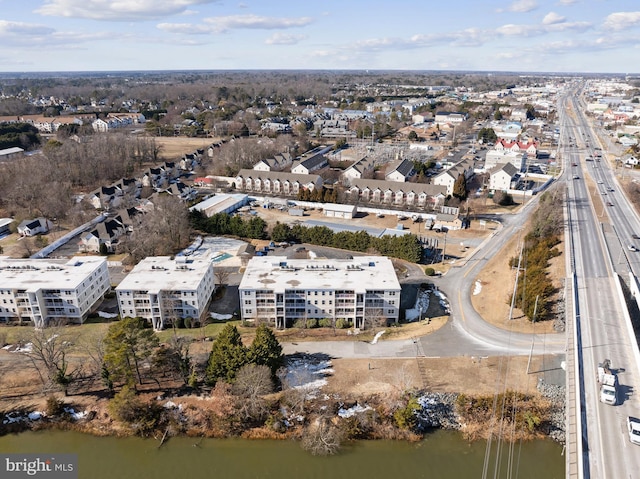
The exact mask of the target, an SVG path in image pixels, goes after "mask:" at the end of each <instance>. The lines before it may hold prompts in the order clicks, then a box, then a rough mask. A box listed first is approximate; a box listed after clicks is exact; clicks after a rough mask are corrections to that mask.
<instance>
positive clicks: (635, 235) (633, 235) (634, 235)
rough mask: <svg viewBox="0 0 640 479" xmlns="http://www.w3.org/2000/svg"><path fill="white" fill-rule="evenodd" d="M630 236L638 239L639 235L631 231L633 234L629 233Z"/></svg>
mask: <svg viewBox="0 0 640 479" xmlns="http://www.w3.org/2000/svg"><path fill="white" fill-rule="evenodd" d="M631 237H632V238H633V239H640V236H638V235H637V234H635V233H633V234H632V235H631Z"/></svg>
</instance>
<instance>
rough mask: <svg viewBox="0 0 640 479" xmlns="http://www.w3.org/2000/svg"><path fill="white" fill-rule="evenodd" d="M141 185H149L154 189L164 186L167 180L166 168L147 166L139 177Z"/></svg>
mask: <svg viewBox="0 0 640 479" xmlns="http://www.w3.org/2000/svg"><path fill="white" fill-rule="evenodd" d="M140 181H141V183H142V186H143V187H145V186H150V187H151V188H155V189H162V188H165V187H166V185H167V183H168V180H167V177H166V170H165V169H164V168H161V167H158V168H149V169H147V171H145V172H144V173H143V175H142V178H141V180H140Z"/></svg>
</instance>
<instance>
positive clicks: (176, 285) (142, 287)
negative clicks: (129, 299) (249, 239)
mask: <svg viewBox="0 0 640 479" xmlns="http://www.w3.org/2000/svg"><path fill="white" fill-rule="evenodd" d="M210 267H212V266H211V256H210V255H207V256H198V257H196V258H191V257H186V256H176V257H175V259H171V257H170V256H149V257H148V258H145V259H143V260H142V261H140V262H139V263H138V264H137V265H136V266H135V267H134V268H133V270H131V272H130V273H129V274H128V275H127V276H125V278H124V279H123V280H122V281H121V282H120V284H119V285H118V286H117V287H116V291H122V290H125V291H128V290H137V291H148V292H149V293H155V294H157V293H158V292H159V291H161V290H168V291H183V290H186V291H195V290H196V289H198V285H199V284H200V282H201V281H202V278H203V277H204V276H205V275H206V273H207V271H208V270H209V268H210Z"/></svg>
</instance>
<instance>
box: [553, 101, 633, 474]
mask: <svg viewBox="0 0 640 479" xmlns="http://www.w3.org/2000/svg"><path fill="white" fill-rule="evenodd" d="M563 102H564V103H565V105H567V104H570V110H571V111H572V112H574V114H572V115H563V116H562V120H561V121H562V127H561V130H562V132H563V135H564V139H563V144H565V145H571V144H574V145H575V146H574V147H571V146H569V147H567V148H565V149H564V151H563V156H564V157H565V165H566V167H567V169H568V170H569V172H568V174H567V175H566V179H567V186H568V188H567V190H568V207H569V209H570V210H571V218H572V219H571V224H570V228H571V232H572V233H571V234H572V239H573V244H574V247H573V253H574V254H575V262H574V265H575V274H576V280H575V285H576V286H577V295H576V298H577V301H576V307H575V310H576V321H577V324H578V328H579V329H578V331H579V334H578V348H579V354H578V357H579V365H578V367H579V369H580V374H579V382H578V385H579V386H578V389H579V390H580V391H581V392H582V397H581V398H580V397H579V396H578V398H579V401H580V403H581V406H582V407H578V408H577V410H578V411H581V419H582V427H583V429H582V442H581V445H582V453H583V458H582V461H581V464H580V465H581V466H582V474H583V477H593V478H630V477H639V472H638V471H640V449H638V447H637V446H634V445H632V444H630V443H629V440H628V436H627V434H626V429H625V426H626V424H625V422H626V417H627V416H628V415H632V416H635V417H638V416H640V408H639V405H638V400H637V397H636V396H634V395H633V391H634V385H635V384H639V382H638V381H639V380H640V379H639V378H640V376H639V374H638V364H637V361H636V360H635V353H634V344H633V340H632V338H630V335H629V328H628V326H627V323H626V321H628V313H627V311H626V309H625V304H624V302H623V301H622V298H621V290H620V287H619V285H618V284H617V281H618V279H617V276H616V273H615V271H614V262H615V263H620V262H621V260H623V259H625V258H626V259H628V260H629V261H628V265H629V266H630V267H631V268H632V269H635V268H636V267H638V266H640V262H639V260H640V258H638V256H637V254H636V252H633V251H630V250H629V249H628V248H627V246H628V245H630V244H633V242H634V241H633V238H632V237H631V235H632V234H635V233H634V232H635V231H640V221H638V218H637V216H636V215H635V213H634V212H633V210H632V208H631V206H630V205H629V203H628V200H627V198H626V197H625V196H624V194H623V191H622V189H621V188H620V187H619V185H618V184H617V183H616V181H615V177H614V175H613V174H612V171H611V169H610V168H609V164H608V162H607V161H605V159H604V158H603V160H602V161H587V160H586V159H587V158H590V159H593V158H594V156H595V155H596V154H597V153H598V152H599V151H600V150H599V149H598V150H596V149H595V148H599V143H598V140H597V137H596V135H595V134H594V133H593V131H592V130H591V127H590V126H589V124H588V122H587V120H586V118H585V117H584V115H583V114H582V110H581V109H582V108H583V105H580V104H578V102H577V101H576V100H575V96H574V95H570V96H569V95H568V96H566V97H565V98H564V99H563ZM561 110H565V108H564V106H563V108H561ZM566 136H568V137H569V138H566ZM573 164H575V165H576V166H570V165H573ZM585 175H588V176H590V177H591V178H593V180H594V182H595V184H596V185H597V194H599V195H600V197H601V199H602V203H603V205H604V206H603V207H602V211H596V209H595V208H594V206H593V203H592V201H591V198H590V196H589V192H588V190H587V184H586V183H585V179H584V176H585ZM605 213H606V214H607V216H608V217H609V219H610V222H611V225H612V233H610V234H606V235H605V234H604V231H605V229H604V228H603V225H602V224H601V223H600V220H601V219H602V218H603V217H604V214H605ZM624 262H626V261H622V263H624ZM625 315H627V316H625ZM605 358H608V359H610V360H611V364H612V366H613V368H614V369H617V371H618V376H619V380H620V384H621V387H620V390H621V394H620V397H619V404H618V405H617V406H609V405H606V404H603V403H601V402H600V401H599V385H598V383H597V379H596V372H597V365H598V363H599V362H601V361H603V360H604V359H605ZM569 432H570V433H571V431H569ZM574 433H575V432H574ZM568 472H569V471H568ZM577 477H579V475H577Z"/></svg>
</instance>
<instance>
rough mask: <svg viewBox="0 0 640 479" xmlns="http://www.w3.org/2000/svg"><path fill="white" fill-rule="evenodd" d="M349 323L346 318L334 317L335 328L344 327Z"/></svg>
mask: <svg viewBox="0 0 640 479" xmlns="http://www.w3.org/2000/svg"><path fill="white" fill-rule="evenodd" d="M350 325H351V323H350V322H349V320H348V319H345V318H338V319H336V328H337V329H346V328H348V327H349V326H350Z"/></svg>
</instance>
